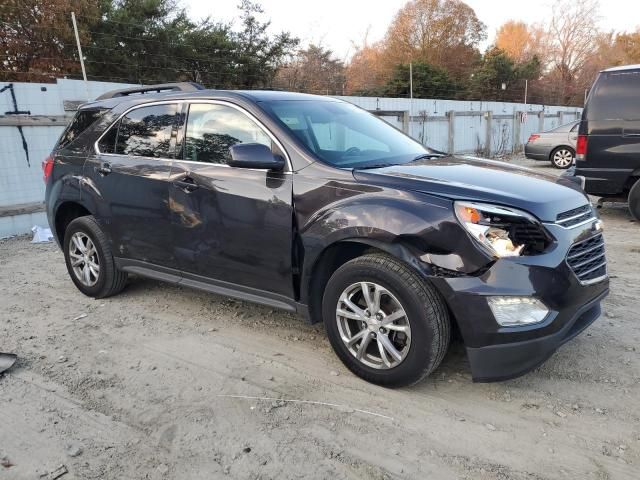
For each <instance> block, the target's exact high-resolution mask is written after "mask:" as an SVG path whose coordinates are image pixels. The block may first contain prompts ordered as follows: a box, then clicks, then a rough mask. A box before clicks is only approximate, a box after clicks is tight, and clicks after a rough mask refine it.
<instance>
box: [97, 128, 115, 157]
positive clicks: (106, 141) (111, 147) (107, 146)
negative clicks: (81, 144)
mask: <svg viewBox="0 0 640 480" xmlns="http://www.w3.org/2000/svg"><path fill="white" fill-rule="evenodd" d="M117 136H118V126H117V125H116V126H114V127H111V128H110V129H109V130H108V131H107V133H105V134H104V135H103V136H102V138H101V139H100V141H99V142H98V149H99V150H100V152H101V153H115V152H116V137H117Z"/></svg>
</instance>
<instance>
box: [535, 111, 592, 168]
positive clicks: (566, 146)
mask: <svg viewBox="0 0 640 480" xmlns="http://www.w3.org/2000/svg"><path fill="white" fill-rule="evenodd" d="M579 125H580V122H571V123H567V124H565V125H560V126H559V127H556V128H554V129H552V130H547V131H546V132H542V133H534V134H533V135H531V136H530V137H529V140H527V143H526V145H525V146H524V155H525V157H527V158H531V159H533V160H550V161H551V163H552V164H553V166H554V167H556V168H563V169H564V168H569V167H570V166H571V165H572V164H573V159H574V157H575V155H576V140H577V138H578V126H579Z"/></svg>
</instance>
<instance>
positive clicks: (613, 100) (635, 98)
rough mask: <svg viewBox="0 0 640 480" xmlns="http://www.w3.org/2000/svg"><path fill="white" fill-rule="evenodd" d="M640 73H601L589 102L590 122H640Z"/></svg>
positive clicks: (633, 71)
mask: <svg viewBox="0 0 640 480" xmlns="http://www.w3.org/2000/svg"><path fill="white" fill-rule="evenodd" d="M639 92H640V71H637V70H632V71H620V72H604V73H601V74H600V76H599V77H598V80H596V84H595V86H594V89H593V91H592V92H591V93H590V95H589V98H588V100H587V118H588V119H589V120H640V94H639Z"/></svg>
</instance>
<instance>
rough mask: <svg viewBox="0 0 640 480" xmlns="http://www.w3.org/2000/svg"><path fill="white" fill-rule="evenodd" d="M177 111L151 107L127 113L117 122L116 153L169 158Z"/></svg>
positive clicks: (172, 107)
mask: <svg viewBox="0 0 640 480" xmlns="http://www.w3.org/2000/svg"><path fill="white" fill-rule="evenodd" d="M178 108H179V107H178V105H177V104H171V105H154V106H150V107H142V108H137V109H135V110H132V111H131V112H129V113H128V114H127V115H125V116H124V117H122V119H121V120H120V126H119V128H118V134H117V138H116V142H115V153H117V154H120V155H133V156H139V157H156V158H170V156H171V150H170V146H171V134H172V132H173V127H174V126H175V125H176V122H177V120H178ZM112 130H115V127H114V128H112ZM109 133H110V132H108V133H107V135H105V137H104V138H103V140H105V139H106V137H108V136H109ZM107 140H108V139H107ZM101 151H102V150H101Z"/></svg>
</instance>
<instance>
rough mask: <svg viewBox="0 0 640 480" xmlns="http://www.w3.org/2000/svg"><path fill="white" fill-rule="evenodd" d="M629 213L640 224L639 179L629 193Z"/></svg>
mask: <svg viewBox="0 0 640 480" xmlns="http://www.w3.org/2000/svg"><path fill="white" fill-rule="evenodd" d="M629 211H630V212H631V215H632V216H633V218H635V219H636V220H637V221H638V222H640V179H638V180H636V183H634V184H633V186H632V187H631V190H630V191H629Z"/></svg>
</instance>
